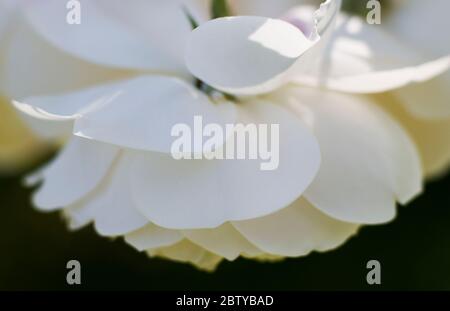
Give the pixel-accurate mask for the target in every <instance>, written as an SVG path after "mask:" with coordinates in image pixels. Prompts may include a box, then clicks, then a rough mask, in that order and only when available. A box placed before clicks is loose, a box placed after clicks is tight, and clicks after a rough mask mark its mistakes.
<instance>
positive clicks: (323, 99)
mask: <svg viewBox="0 0 450 311" xmlns="http://www.w3.org/2000/svg"><path fill="white" fill-rule="evenodd" d="M285 96H286V97H287V98H286V100H285V102H286V103H288V105H289V107H290V108H291V109H292V111H293V112H297V113H298V114H299V115H303V114H304V110H305V109H307V110H309V111H310V114H311V116H310V119H311V120H310V126H311V128H312V129H313V132H314V134H315V136H316V137H317V139H318V141H319V144H320V148H321V151H322V157H323V159H322V164H321V167H320V170H319V173H318V175H317V176H316V177H315V179H314V181H313V183H312V184H311V186H310V187H309V188H308V189H307V191H306V192H305V194H304V196H305V198H306V199H307V200H308V201H309V202H310V203H311V204H313V205H314V206H315V207H317V208H318V209H320V210H321V211H322V212H324V213H325V214H327V215H329V216H331V217H333V218H336V219H339V220H342V221H347V222H353V223H368V224H372V223H383V222H387V221H389V220H391V219H392V218H393V217H394V216H395V212H396V211H395V201H396V199H397V200H398V201H399V202H401V203H402V204H404V203H406V202H408V201H409V200H411V199H412V198H413V197H415V196H416V195H418V194H419V193H420V192H421V189H422V182H421V181H422V172H421V167H420V160H419V156H418V153H417V150H416V148H415V146H414V144H413V142H412V141H411V139H410V138H409V137H408V136H407V134H406V133H405V132H404V131H403V129H402V128H400V127H399V126H398V125H397V124H396V123H395V122H394V121H393V120H392V119H391V118H390V117H389V116H388V115H387V114H386V113H384V112H383V111H382V110H381V109H379V108H378V107H377V106H375V105H374V104H373V103H371V102H370V101H368V100H367V99H365V98H364V97H357V96H348V95H345V94H339V93H331V92H328V93H327V92H324V91H323V90H322V91H319V90H313V89H306V88H302V89H293V90H292V93H291V95H290V97H289V95H285Z"/></svg>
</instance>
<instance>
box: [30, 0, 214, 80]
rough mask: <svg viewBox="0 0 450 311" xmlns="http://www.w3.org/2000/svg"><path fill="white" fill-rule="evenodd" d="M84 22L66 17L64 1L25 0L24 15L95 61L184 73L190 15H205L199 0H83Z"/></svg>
mask: <svg viewBox="0 0 450 311" xmlns="http://www.w3.org/2000/svg"><path fill="white" fill-rule="evenodd" d="M80 2H81V19H82V20H81V23H80V24H79V25H76V26H73V25H71V24H69V23H67V21H66V18H65V17H66V16H67V14H68V11H67V8H66V2H62V1H59V0H43V1H27V3H26V4H25V11H26V16H27V18H28V20H29V21H30V23H31V24H32V25H33V27H34V28H35V29H36V30H37V31H38V32H39V34H40V35H41V36H43V37H44V38H46V39H47V40H48V41H49V42H51V43H52V44H53V45H55V46H56V47H58V48H59V49H62V50H63V51H65V52H67V53H69V54H71V55H74V56H77V57H80V58H82V59H85V60H88V61H91V62H93V63H96V64H101V65H106V66H113V67H119V68H128V69H137V70H152V71H164V72H172V73H177V74H181V75H185V73H186V70H185V66H184V63H183V46H184V44H185V42H186V38H187V34H188V33H189V32H190V31H191V25H190V23H189V20H188V18H187V15H186V12H185V9H187V10H188V11H189V12H190V14H191V15H193V16H195V17H196V18H198V19H199V22H200V21H201V20H200V18H203V20H204V19H206V16H207V13H206V12H205V11H206V7H204V1H201V0H167V1H155V0H151V1H147V0H136V1H133V4H132V5H123V1H119V0H112V1H111V0H81V1H80Z"/></svg>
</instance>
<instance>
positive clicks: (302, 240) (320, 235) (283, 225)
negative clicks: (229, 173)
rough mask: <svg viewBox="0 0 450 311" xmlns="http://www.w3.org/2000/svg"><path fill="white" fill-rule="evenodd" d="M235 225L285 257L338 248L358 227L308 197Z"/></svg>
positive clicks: (255, 241)
mask: <svg viewBox="0 0 450 311" xmlns="http://www.w3.org/2000/svg"><path fill="white" fill-rule="evenodd" d="M233 226H234V227H235V228H236V229H237V230H238V231H239V232H240V233H241V234H242V235H243V236H244V237H245V238H247V239H248V240H249V241H250V242H252V243H253V244H254V245H256V246H257V247H258V248H260V249H261V250H263V251H264V252H265V253H269V254H277V255H282V256H305V255H307V254H309V253H310V252H311V251H317V250H318V251H327V250H330V249H333V248H336V247H338V246H339V245H341V244H342V243H344V242H345V241H346V240H347V239H348V238H349V237H351V236H352V235H353V234H355V232H356V230H357V228H358V225H357V224H351V223H345V222H341V221H338V220H335V219H333V218H331V217H328V216H326V215H324V214H322V213H321V212H320V211H318V210H317V209H316V208H314V207H313V206H311V205H310V204H309V203H308V202H307V201H306V200H305V199H304V198H300V199H298V200H297V201H295V202H294V203H293V204H292V205H290V206H289V207H287V208H285V209H283V210H281V211H279V212H277V213H275V214H273V215H269V216H266V217H261V218H255V219H251V220H246V221H240V222H234V223H233Z"/></svg>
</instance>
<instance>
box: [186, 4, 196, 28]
mask: <svg viewBox="0 0 450 311" xmlns="http://www.w3.org/2000/svg"><path fill="white" fill-rule="evenodd" d="M183 11H184V14H186V17H187V19H188V20H189V23H190V24H191V27H192V29H195V28H197V27H198V23H197V21H196V20H195V18H194V16H192V14H191V13H190V12H189V10H188V8H187V7H185V6H183Z"/></svg>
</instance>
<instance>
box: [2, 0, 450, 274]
mask: <svg viewBox="0 0 450 311" xmlns="http://www.w3.org/2000/svg"><path fill="white" fill-rule="evenodd" d="M81 2H82V7H83V10H84V11H85V12H86V16H84V18H83V22H82V24H81V25H77V26H71V25H68V24H66V23H65V19H64V18H61V16H65V15H64V14H65V6H63V5H61V4H60V1H56V0H53V1H52V0H42V1H39V3H36V2H28V3H26V4H24V5H23V6H22V7H21V9H22V14H23V15H22V16H23V18H25V20H26V21H27V23H28V25H31V26H32V28H33V29H34V30H35V31H36V33H34V34H33V36H35V37H39V38H40V39H39V40H37V41H39V42H40V44H42V45H44V42H42V38H44V39H45V41H46V42H48V43H50V45H51V46H49V45H48V46H46V48H47V51H46V52H43V55H42V57H50V58H49V59H48V63H47V65H44V64H45V63H44V62H42V61H41V62H40V64H41V66H43V67H42V68H43V69H44V70H45V74H43V75H44V76H45V77H46V79H42V80H45V82H43V83H48V87H49V89H51V88H52V87H54V88H55V89H56V91H57V93H59V94H56V95H54V94H52V92H50V91H49V92H48V93H45V92H42V90H43V89H44V88H43V87H41V88H40V89H39V90H38V92H39V94H34V93H33V92H32V89H33V86H32V87H29V88H28V90H27V92H28V94H23V95H40V96H34V97H29V98H27V99H25V100H21V101H20V102H16V103H15V104H16V106H17V108H18V109H19V110H20V111H22V112H24V113H26V114H28V115H29V116H31V117H33V118H35V119H37V120H40V122H43V121H44V122H46V123H48V124H50V125H51V127H50V128H47V130H48V129H51V130H52V131H50V132H49V134H50V135H51V136H54V137H60V136H66V137H69V142H68V144H67V146H66V147H65V148H64V150H63V151H62V152H61V154H60V155H59V156H58V157H57V158H56V159H55V160H54V161H53V162H52V163H50V164H49V165H48V166H46V167H44V168H43V169H42V170H41V171H40V172H38V173H37V174H35V175H33V176H31V177H30V178H29V180H28V181H29V182H30V184H35V183H38V182H41V181H42V182H43V184H42V186H41V187H40V188H39V190H38V191H37V193H36V195H35V197H34V204H35V205H36V206H37V207H38V208H39V209H41V210H44V211H53V210H60V209H62V210H63V213H64V215H66V217H67V218H68V220H69V224H70V226H71V227H72V228H73V229H77V228H80V227H82V226H84V225H87V224H88V223H91V222H93V223H94V225H95V228H96V230H97V232H98V233H99V234H101V235H104V236H112V237H116V236H125V239H126V241H127V242H128V243H130V244H131V245H133V246H134V247H136V248H137V249H138V250H141V251H146V252H147V253H148V254H149V255H151V256H163V257H168V258H171V259H174V260H180V261H187V262H191V263H193V264H195V265H197V266H199V267H202V268H205V269H212V268H213V267H215V265H217V263H218V262H219V261H220V260H221V259H222V258H226V259H228V260H233V259H235V258H237V257H238V256H240V255H243V256H246V257H250V258H262V259H273V258H279V257H283V256H303V255H306V254H308V253H309V252H311V251H326V250H329V249H333V248H335V247H337V246H339V245H340V244H342V243H343V242H344V241H345V240H347V239H348V238H349V237H350V236H352V235H353V234H354V233H355V232H356V231H357V229H358V227H359V226H361V225H364V224H379V223H385V222H388V221H390V220H392V219H393V218H394V217H395V212H396V202H400V203H402V204H405V203H407V202H408V201H410V200H411V199H412V198H414V197H415V196H416V195H418V194H419V193H420V191H421V185H422V171H421V167H420V159H419V155H418V153H417V151H416V148H415V145H414V143H413V142H412V141H411V140H410V138H409V136H408V135H407V134H406V133H405V131H404V130H403V129H402V128H401V127H400V126H399V125H398V124H397V122H396V121H395V120H394V119H393V118H392V117H391V116H390V115H389V114H387V113H386V112H384V110H382V109H381V108H380V107H379V106H378V105H377V104H376V103H374V102H372V101H371V100H370V98H367V97H363V96H362V95H354V94H350V95H349V94H344V93H337V92H334V90H338V91H341V92H349V93H375V92H385V91H390V90H393V89H396V88H399V87H404V86H406V85H408V84H410V83H413V82H422V81H426V80H429V79H431V78H433V77H434V76H436V75H439V74H441V73H443V72H444V71H445V70H447V69H448V67H449V59H448V57H447V58H446V57H442V58H438V57H436V58H421V57H420V56H421V55H417V54H416V53H414V51H411V50H410V49H408V48H407V47H404V46H403V45H401V44H399V43H398V42H397V41H395V40H393V39H392V38H391V37H390V36H389V35H388V34H386V33H384V32H383V31H381V30H379V29H378V28H373V27H374V26H369V25H366V24H365V23H364V22H363V21H362V20H360V19H358V18H348V17H346V16H343V15H340V14H339V7H340V1H339V0H327V1H325V2H324V3H323V4H322V6H321V8H320V9H319V10H317V11H316V12H315V13H314V12H313V11H311V8H310V7H309V6H300V7H297V8H295V9H294V10H291V11H289V12H288V13H286V14H281V15H279V13H281V12H282V11H287V9H288V8H289V7H290V5H291V4H292V1H269V0H265V1H261V0H258V1H256V0H253V1H245V5H244V6H243V7H244V8H242V11H241V10H240V9H241V7H240V5H239V3H242V2H237V1H230V4H231V5H232V6H231V8H232V12H233V14H234V15H243V14H247V15H248V14H252V12H255V14H256V12H257V13H260V11H258V10H257V9H261V8H268V7H269V6H268V5H269V4H270V5H271V6H272V8H271V9H270V12H276V16H272V17H279V19H272V18H268V17H255V16H236V17H231V18H219V19H214V20H212V21H209V19H210V18H211V16H210V14H209V12H210V11H211V9H210V2H209V1H201V0H190V1H188V0H184V1H182V0H170V1H164V2H161V1H148V0H134V1H133V4H132V5H130V4H124V2H123V1H111V0H109V1H105V0H95V1H94V0H90V1H81ZM252 8H254V10H252ZM87 12H88V13H87ZM186 12H189V15H191V16H192V18H193V19H194V20H196V21H197V22H198V23H199V24H200V26H199V27H198V28H197V29H195V30H194V31H191V24H190V23H189V19H188V18H187V15H188V14H187V13H186ZM266 12H267V11H266ZM87 14H88V15H87ZM260 14H265V13H260ZM336 21H337V25H336V24H335V23H336ZM335 26H337V30H336V28H335ZM28 27H29V26H28ZM15 39H16V40H19V41H20V38H18V37H17V36H15ZM13 41H14V40H13ZM22 43H23V44H30V43H29V42H28V41H27V42H22ZM33 46H34V45H33ZM185 47H186V49H185ZM9 49H10V51H11V52H13V51H14V52H15V51H17V50H18V47H17V46H14V44H12V45H9ZM62 51H63V52H62ZM22 52H23V53H26V51H22V50H21V53H22ZM39 52H41V51H40V50H39ZM13 54H14V53H11V54H10V55H9V56H10V58H9V60H8V62H5V64H7V66H6V67H7V69H8V66H9V64H12V63H13V62H14V59H17V60H19V59H23V58H21V57H23V55H22V56H21V55H19V56H17V55H13ZM19 54H20V53H19ZM54 54H57V55H59V56H60V57H61V59H59V60H56V59H55V58H54V57H53V56H52V55H54ZM330 55H331V58H330V57H329V56H330ZM380 55H383V57H379V56H380ZM319 60H322V61H319ZM16 63H17V62H16ZM56 64H58V65H56ZM185 64H186V65H187V66H186V65H185ZM11 66H12V65H11ZM30 66H33V64H30ZM71 66H74V68H78V67H77V66H80V67H79V70H78V71H77V70H73V72H75V73H78V75H77V74H73V75H72V74H71V76H70V77H69V78H67V77H65V76H64V69H68V68H69V69H70V68H71ZM72 68H73V67H72ZM52 70H60V71H59V72H57V73H55V72H54V73H52V72H50V73H48V71H52ZM33 71H34V70H33ZM70 72H72V71H70ZM90 72H93V74H92V75H91V74H90ZM32 74H33V73H32ZM15 75H16V76H15ZM86 75H87V77H88V78H89V79H92V80H85V78H86ZM126 75H129V76H130V77H129V78H128V79H125V80H120V81H113V82H109V83H103V84H98V82H101V81H108V80H115V78H117V77H124V76H126ZM3 76H4V77H7V78H6V79H7V81H9V82H10V83H9V84H8V83H6V84H4V85H6V86H7V88H8V89H9V90H10V94H14V93H15V94H18V93H20V90H17V89H16V90H15V91H14V89H15V88H17V87H18V86H17V84H16V83H14V81H17V79H16V77H17V70H15V69H13V67H9V71H8V70H6V73H3ZM47 76H48V77H49V78H48V79H47ZM52 77H53V78H52ZM51 78H52V79H51ZM196 79H199V80H198V81H202V82H201V83H200V84H201V85H203V86H204V85H206V84H207V85H209V86H210V87H213V88H215V89H216V90H218V91H221V92H223V93H224V94H231V95H232V96H223V97H211V96H208V94H206V93H205V92H202V89H203V90H204V88H196V87H195V84H196ZM24 82H25V83H24V84H23V85H26V81H24ZM198 84H199V83H197V85H198ZM84 86H89V88H84ZM326 88H329V89H330V90H326ZM64 89H65V90H64ZM11 90H13V91H11ZM30 90H31V91H30ZM16 98H18V97H16ZM195 115H201V116H203V118H204V119H205V120H207V122H213V123H218V124H228V123H237V122H241V123H255V124H274V123H275V124H280V137H281V139H280V165H279V168H278V169H277V170H275V171H270V172H269V171H260V170H259V162H255V161H251V160H239V161H229V160H226V161H220V160H213V161H208V160H201V161H200V160H198V161H189V160H181V161H177V160H174V159H172V157H171V156H170V145H171V142H172V138H171V136H170V132H171V131H170V129H171V127H172V126H173V125H174V124H177V123H187V124H190V123H191V122H192V120H193V116H195ZM39 124H40V123H39ZM36 128H38V129H41V125H39V126H36ZM225 143H226V142H225Z"/></svg>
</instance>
